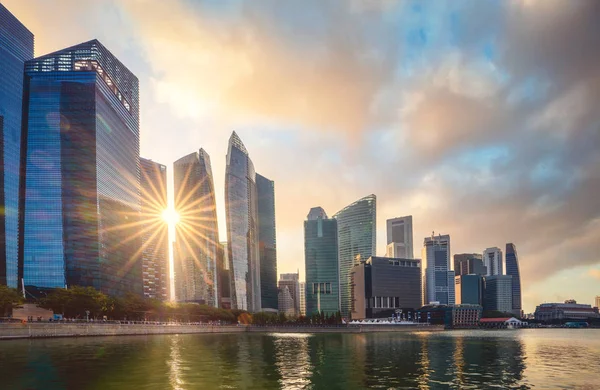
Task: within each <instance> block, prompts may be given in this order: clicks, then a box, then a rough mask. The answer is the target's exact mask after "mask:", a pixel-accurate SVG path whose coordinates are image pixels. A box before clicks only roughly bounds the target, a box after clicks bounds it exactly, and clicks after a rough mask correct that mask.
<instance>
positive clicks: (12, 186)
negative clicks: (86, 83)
mask: <svg viewBox="0 0 600 390" xmlns="http://www.w3.org/2000/svg"><path fill="white" fill-rule="evenodd" d="M32 58H33V34H32V33H31V32H30V31H29V30H28V29H27V28H26V27H25V26H24V25H23V24H22V23H21V22H19V20H18V19H17V18H15V17H14V16H13V15H12V14H11V13H10V12H9V11H8V10H7V9H6V8H5V7H4V6H3V5H2V4H0V136H1V137H2V139H0V207H1V208H2V209H1V210H2V212H0V285H4V284H8V285H9V286H10V287H17V284H19V283H18V278H17V269H18V266H17V252H18V236H19V234H18V208H19V207H18V206H19V169H20V161H21V117H22V114H23V113H22V109H23V100H22V99H23V67H24V63H25V61H27V60H30V59H32Z"/></svg>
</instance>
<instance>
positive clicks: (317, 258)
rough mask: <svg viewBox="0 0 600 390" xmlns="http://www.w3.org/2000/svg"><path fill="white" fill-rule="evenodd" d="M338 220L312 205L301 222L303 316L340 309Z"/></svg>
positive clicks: (334, 311) (330, 312)
mask: <svg viewBox="0 0 600 390" xmlns="http://www.w3.org/2000/svg"><path fill="white" fill-rule="evenodd" d="M337 225H338V221H337V220H335V219H329V218H327V214H326V213H325V210H323V209H322V208H321V207H313V208H312V209H311V210H310V212H309V214H308V217H307V220H306V221H304V266H305V275H306V282H305V294H306V295H305V302H306V315H307V316H311V315H313V314H318V313H320V312H323V313H325V314H327V315H331V314H335V313H337V312H338V311H340V294H339V291H340V290H339V285H340V282H339V280H340V279H339V275H340V274H339V268H338V267H339V263H338V231H337Z"/></svg>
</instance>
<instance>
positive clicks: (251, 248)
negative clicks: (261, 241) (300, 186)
mask: <svg viewBox="0 0 600 390" xmlns="http://www.w3.org/2000/svg"><path fill="white" fill-rule="evenodd" d="M225 212H226V215H227V250H228V252H229V253H228V258H229V271H230V273H231V307H232V309H241V310H248V311H252V312H257V311H260V310H261V293H260V260H259V249H258V202H257V193H256V172H255V171H254V165H253V164H252V160H250V157H249V155H248V151H247V150H246V147H245V146H244V144H243V143H242V140H241V139H240V137H238V135H237V134H236V133H235V131H234V132H233V133H232V134H231V137H230V138H229V147H228V150H227V168H226V171H225Z"/></svg>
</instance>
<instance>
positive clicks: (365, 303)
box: [350, 256, 421, 320]
mask: <svg viewBox="0 0 600 390" xmlns="http://www.w3.org/2000/svg"><path fill="white" fill-rule="evenodd" d="M350 280H351V297H352V306H351V308H352V311H351V317H352V319H353V320H360V319H364V318H379V317H391V316H392V315H393V314H394V313H396V312H397V311H404V312H405V313H407V312H409V311H413V310H415V309H418V308H419V307H421V260H419V259H401V258H393V257H375V256H371V257H369V258H368V259H367V261H366V262H362V263H360V264H357V265H355V266H354V267H353V268H352V270H351V272H350Z"/></svg>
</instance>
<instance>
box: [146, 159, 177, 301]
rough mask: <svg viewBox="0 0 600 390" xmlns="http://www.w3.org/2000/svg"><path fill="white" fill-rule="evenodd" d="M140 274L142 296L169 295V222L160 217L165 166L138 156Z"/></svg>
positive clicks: (164, 203) (164, 202)
mask: <svg viewBox="0 0 600 390" xmlns="http://www.w3.org/2000/svg"><path fill="white" fill-rule="evenodd" d="M140 187H141V209H142V213H141V222H143V225H141V232H142V278H143V282H144V296H146V297H148V298H156V299H161V300H165V301H166V300H168V299H169V290H170V278H169V266H168V265H169V226H168V225H167V223H166V222H165V221H164V219H163V218H162V213H163V212H164V211H165V209H166V208H167V167H166V166H164V165H162V164H159V163H156V162H154V161H152V160H147V159H145V158H140Z"/></svg>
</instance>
